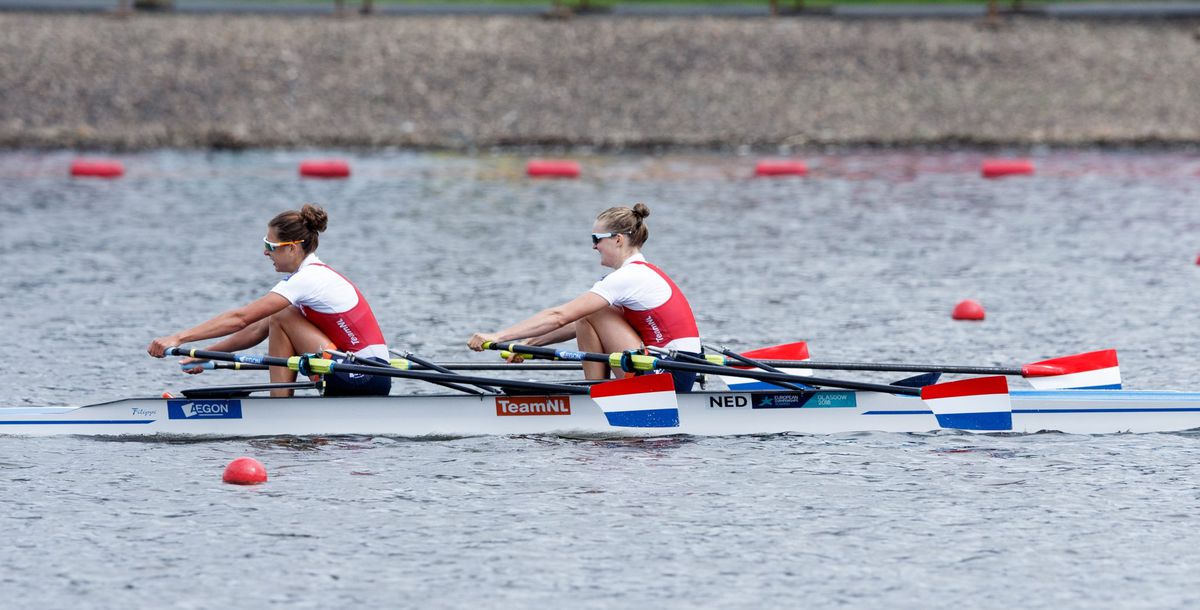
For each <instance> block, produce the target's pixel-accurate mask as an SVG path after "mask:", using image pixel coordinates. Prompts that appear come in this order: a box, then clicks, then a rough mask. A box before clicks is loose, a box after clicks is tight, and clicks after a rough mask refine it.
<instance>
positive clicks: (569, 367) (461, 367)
mask: <svg viewBox="0 0 1200 610" xmlns="http://www.w3.org/2000/svg"><path fill="white" fill-rule="evenodd" d="M410 360H412V361H413V363H414V364H413V366H412V368H411V369H410V370H414V371H424V370H438V369H436V368H434V367H429V366H425V365H423V364H420V363H417V361H416V360H413V359H411V358H410ZM433 364H437V366H440V367H442V368H445V369H449V370H451V371H578V370H579V368H580V366H579V365H578V364H575V363H573V362H539V363H534V362H524V363H511V364H510V363H503V362H502V363H491V362H441V363H433ZM212 367H213V368H214V369H216V370H230V371H265V370H267V369H269V368H271V367H269V366H267V365H265V364H241V363H237V362H213V363H212Z"/></svg>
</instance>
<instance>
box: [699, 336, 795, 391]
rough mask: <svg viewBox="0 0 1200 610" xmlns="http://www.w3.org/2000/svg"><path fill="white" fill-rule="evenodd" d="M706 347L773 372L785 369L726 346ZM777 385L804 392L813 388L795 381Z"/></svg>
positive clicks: (705, 347)
mask: <svg viewBox="0 0 1200 610" xmlns="http://www.w3.org/2000/svg"><path fill="white" fill-rule="evenodd" d="M704 349H707V350H713V351H719V352H721V353H722V354H725V356H727V357H729V358H733V359H734V360H736V361H738V362H741V363H742V364H748V365H750V366H752V367H755V368H759V369H762V370H764V371H770V372H772V373H783V371H781V370H779V369H777V368H775V367H774V366H771V365H769V364H767V363H765V362H761V361H759V360H754V359H753V358H747V357H746V356H743V355H742V354H738V353H734V352H732V351H730V350H728V349H726V348H724V347H720V348H714V347H712V346H710V345H705V346H704ZM706 361H707V359H706ZM777 385H780V386H782V387H785V388H787V389H789V390H797V391H800V392H803V391H804V390H811V389H812V388H805V387H803V386H798V385H796V384H794V383H779V384H777ZM730 389H732V388H730Z"/></svg>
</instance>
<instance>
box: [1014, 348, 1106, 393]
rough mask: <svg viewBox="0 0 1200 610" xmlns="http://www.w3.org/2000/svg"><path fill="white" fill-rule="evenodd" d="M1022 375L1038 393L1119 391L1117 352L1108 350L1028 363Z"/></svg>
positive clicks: (1023, 368) (1022, 368)
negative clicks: (1052, 391) (1040, 391)
mask: <svg viewBox="0 0 1200 610" xmlns="http://www.w3.org/2000/svg"><path fill="white" fill-rule="evenodd" d="M1021 376H1023V377H1025V379H1027V380H1028V381H1029V385H1031V386H1033V387H1034V389H1037V390H1064V389H1069V390H1101V389H1104V390H1119V389H1121V367H1120V366H1119V365H1118V363H1117V350H1115V349H1106V350H1100V351H1098V352H1088V353H1086V354H1075V355H1074V356H1063V357H1061V358H1052V359H1050V360H1042V361H1041V362H1034V363H1031V364H1026V365H1025V366H1023V367H1021Z"/></svg>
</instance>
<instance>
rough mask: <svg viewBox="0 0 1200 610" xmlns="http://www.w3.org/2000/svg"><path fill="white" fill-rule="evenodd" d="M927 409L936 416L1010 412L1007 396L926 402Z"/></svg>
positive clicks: (954, 397) (954, 398) (977, 396)
mask: <svg viewBox="0 0 1200 610" xmlns="http://www.w3.org/2000/svg"><path fill="white" fill-rule="evenodd" d="M925 404H927V405H929V409H930V410H931V411H933V412H934V413H936V414H938V415H953V414H958V413H999V412H1004V411H1012V401H1011V400H1010V399H1009V397H1008V394H976V395H974V396H952V397H950V398H937V399H933V400H926V401H925Z"/></svg>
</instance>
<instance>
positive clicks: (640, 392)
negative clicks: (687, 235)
mask: <svg viewBox="0 0 1200 610" xmlns="http://www.w3.org/2000/svg"><path fill="white" fill-rule="evenodd" d="M166 353H167V355H168V356H189V357H192V358H204V359H208V360H219V361H223V362H237V363H243V364H255V365H267V366H283V367H287V368H289V369H291V370H293V371H299V370H300V369H301V368H307V369H309V370H311V371H312V372H314V373H321V374H325V373H329V372H333V371H335V370H337V371H345V372H348V373H362V374H365V375H384V376H387V377H399V378H404V379H420V380H423V381H432V382H434V383H437V382H446V381H447V380H454V381H462V382H464V383H472V384H475V383H484V384H490V385H496V386H500V387H510V388H520V389H525V390H535V391H541V392H545V393H547V394H550V395H553V394H575V395H579V394H589V395H590V396H591V397H592V400H593V401H595V402H596V404H597V405H598V406H599V407H600V409H601V410H602V411H603V412H604V415H605V417H606V418H607V419H608V421H609V424H610V425H612V426H617V427H632V428H674V427H678V426H679V406H678V404H677V402H676V398H675V382H674V380H673V378H672V377H671V376H670V375H647V376H644V377H631V378H628V379H620V380H617V381H610V382H608V383H600V384H596V385H594V386H591V388H585V387H581V386H576V385H567V384H559V383H541V382H536V381H514V380H508V379H489V378H486V377H474V376H469V375H458V374H450V375H447V374H445V373H437V372H428V371H404V370H400V369H397V368H394V367H371V366H362V365H357V364H346V363H345V362H335V361H332V360H328V359H323V358H310V357H306V356H292V357H289V358H280V357H276V356H263V355H255V354H251V355H246V354H233V353H229V352H213V351H206V350H195V349H183V348H179V347H170V348H167V350H166ZM302 360H305V361H306V364H305V365H304V366H303V367H302V366H301V364H300V362H301V361H302Z"/></svg>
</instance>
